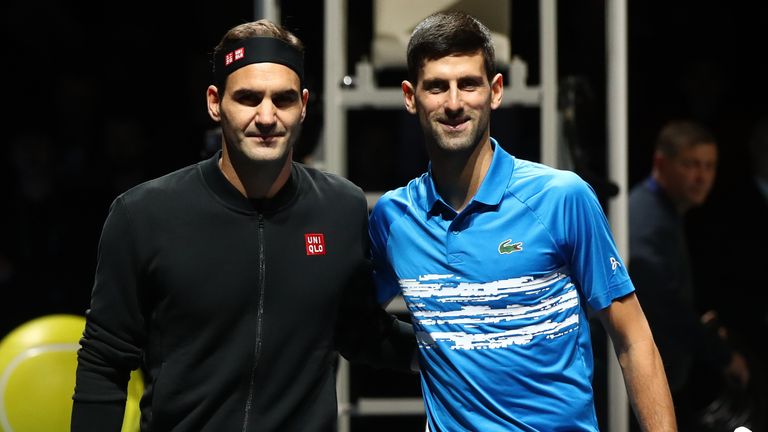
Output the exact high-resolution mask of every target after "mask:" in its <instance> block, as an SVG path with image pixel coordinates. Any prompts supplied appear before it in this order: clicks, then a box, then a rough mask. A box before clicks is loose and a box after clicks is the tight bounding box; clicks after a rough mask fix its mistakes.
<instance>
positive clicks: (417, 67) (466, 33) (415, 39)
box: [407, 11, 496, 85]
mask: <svg viewBox="0 0 768 432" xmlns="http://www.w3.org/2000/svg"><path fill="white" fill-rule="evenodd" d="M477 51H481V52H482V54H483V65H484V66H485V74H486V76H487V77H488V82H491V81H492V80H493V77H494V75H496V52H495V51H494V48H493V41H492V39H491V31H490V30H488V27H486V26H485V25H484V24H483V23H481V22H480V21H479V20H478V19H477V18H475V17H473V16H471V15H469V14H467V13H465V12H462V11H447V12H437V13H434V14H432V15H430V16H428V17H426V18H424V19H423V20H422V21H421V22H420V23H419V24H418V25H417V26H416V28H414V29H413V32H412V33H411V38H410V40H409V41H408V51H407V52H408V54H407V58H408V79H409V80H410V81H411V82H412V83H413V84H414V85H415V84H416V83H417V82H418V79H419V73H420V71H421V67H422V66H424V62H426V61H427V60H435V59H439V58H442V57H445V56H448V55H451V54H471V53H475V52H477Z"/></svg>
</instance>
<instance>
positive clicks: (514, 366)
mask: <svg viewBox="0 0 768 432" xmlns="http://www.w3.org/2000/svg"><path fill="white" fill-rule="evenodd" d="M408 73H409V79H408V80H407V81H404V82H403V84H402V88H403V93H404V97H405V105H406V108H407V110H408V111H409V112H410V113H412V114H415V115H417V116H418V117H419V121H420V124H421V127H422V130H423V132H424V137H425V141H426V148H427V152H428V154H429V157H430V164H429V170H428V171H427V172H426V173H424V174H423V175H421V176H420V177H418V178H416V179H414V180H412V181H411V182H409V183H408V185H406V186H405V187H402V188H399V189H396V190H393V191H390V192H388V193H387V194H385V195H384V196H383V197H382V198H381V199H380V200H379V201H378V203H377V205H376V206H375V208H374V210H373V212H372V214H371V224H370V234H371V239H372V256H373V260H374V264H375V268H376V278H377V284H378V289H379V300H380V301H382V302H386V301H388V300H389V299H391V298H392V297H393V296H395V295H397V294H398V293H400V292H402V294H403V296H404V298H405V300H406V303H407V305H408V308H409V310H410V311H411V314H412V318H413V323H414V326H415V330H416V331H417V335H418V339H419V345H420V359H419V360H420V367H421V380H422V390H423V394H424V400H425V405H426V409H427V418H428V426H429V429H430V430H431V431H432V432H437V431H448V432H453V431H465V430H470V431H483V432H489V431H505V432H508V431H547V432H550V431H556V430H568V431H577V430H578V431H594V430H597V428H598V425H597V419H596V415H595V408H594V401H593V393H592V372H593V365H592V348H591V341H590V332H589V326H588V322H587V321H588V317H589V316H590V314H592V313H595V314H597V316H598V317H599V318H600V320H601V322H602V324H603V325H604V326H605V328H606V330H607V331H608V334H609V335H610V336H611V338H612V341H613V345H614V347H615V349H616V354H617V355H618V358H619V362H620V364H621V365H622V369H623V373H624V379H625V381H626V383H627V388H628V391H629V395H630V400H631V402H632V406H633V408H634V410H635V413H636V415H637V418H638V420H639V423H640V425H641V426H642V427H643V430H648V431H651V430H652V431H662V430H663V431H672V430H675V416H674V411H673V408H672V401H671V398H670V393H669V389H668V386H667V382H666V377H665V375H664V368H663V365H662V362H661V359H660V357H659V354H658V351H657V349H656V345H655V343H654V341H653V337H652V335H651V332H650V330H649V327H648V324H647V322H646V319H645V316H644V314H643V312H642V309H641V308H640V305H639V304H638V302H637V299H636V297H635V294H634V287H633V285H632V282H631V280H630V279H629V276H628V274H627V271H626V267H625V265H624V262H623V261H622V259H621V257H620V256H619V254H618V252H617V250H616V246H615V243H614V241H613V238H612V235H611V232H610V228H609V226H608V223H607V220H606V218H605V215H604V213H603V211H602V208H601V207H600V204H599V202H598V200H597V198H596V196H595V194H594V192H593V190H592V189H591V188H590V186H589V185H588V184H587V183H586V182H584V181H583V180H582V179H581V178H579V177H578V176H577V175H576V174H574V173H572V172H569V171H561V170H555V169H552V168H550V167H547V166H544V165H541V164H538V163H533V162H529V161H524V160H521V159H516V158H514V157H512V156H510V155H509V154H508V153H506V152H505V151H504V150H503V149H502V148H501V146H500V145H499V144H498V143H497V142H496V140H494V139H493V138H491V137H490V132H489V130H490V113H491V110H493V109H496V108H497V107H498V106H499V105H500V103H501V98H502V92H503V83H502V77H501V75H500V74H497V73H496V72H495V59H494V52H493V46H492V43H491V38H490V32H489V31H488V29H487V28H486V27H485V26H484V25H483V24H481V23H480V22H478V21H477V20H476V19H475V18H473V17H471V16H469V15H466V14H464V13H461V12H449V13H438V14H434V15H432V16H430V17H427V18H426V19H425V20H424V21H422V22H421V23H420V24H419V25H418V26H417V27H416V29H415V30H414V32H413V33H412V35H411V39H410V42H409V44H408Z"/></svg>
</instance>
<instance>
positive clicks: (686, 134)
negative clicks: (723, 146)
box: [656, 120, 717, 157]
mask: <svg viewBox="0 0 768 432" xmlns="http://www.w3.org/2000/svg"><path fill="white" fill-rule="evenodd" d="M702 144H709V145H717V141H716V140H715V135H714V134H713V133H712V132H711V131H710V130H709V129H708V128H707V127H706V126H704V125H703V124H701V123H698V122H695V121H692V120H672V121H669V122H667V123H666V124H665V125H664V127H662V128H661V131H659V135H658V137H657V138H656V151H658V152H660V153H661V154H663V155H664V156H667V157H675V156H677V155H678V153H680V151H681V150H683V149H684V148H687V147H692V146H697V145H702Z"/></svg>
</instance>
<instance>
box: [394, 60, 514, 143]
mask: <svg viewBox="0 0 768 432" xmlns="http://www.w3.org/2000/svg"><path fill="white" fill-rule="evenodd" d="M402 88H403V94H404V97H405V105H406V108H407V109H408V111H409V112H410V113H412V114H417V115H418V116H419V122H420V123H421V128H422V130H423V132H424V136H425V138H426V141H427V150H428V151H429V152H430V153H431V154H433V155H434V153H435V152H471V151H472V150H473V149H475V148H476V147H477V146H478V145H479V144H481V143H484V142H487V141H488V140H489V136H490V135H489V125H490V117H491V110H493V109H496V108H498V106H499V105H500V103H501V94H502V88H503V83H502V78H501V75H500V74H497V75H496V76H495V77H494V78H493V81H492V82H491V83H489V82H488V78H487V77H486V73H485V67H484V63H483V56H482V54H481V52H480V51H479V50H478V51H477V52H475V53H470V54H466V53H465V54H453V55H449V56H446V57H441V58H438V59H434V60H426V61H425V62H424V64H423V65H422V67H421V71H420V73H419V79H418V81H417V83H416V85H415V86H414V85H413V84H412V83H411V82H410V81H403V84H402Z"/></svg>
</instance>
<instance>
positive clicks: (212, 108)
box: [205, 85, 221, 122]
mask: <svg viewBox="0 0 768 432" xmlns="http://www.w3.org/2000/svg"><path fill="white" fill-rule="evenodd" d="M205 98H206V99H207V101H208V115H209V116H210V117H211V118H212V119H213V120H214V121H217V122H218V121H221V113H220V111H219V110H220V109H221V98H220V97H219V89H218V88H216V86H214V85H209V86H208V90H207V91H206V92H205Z"/></svg>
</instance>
